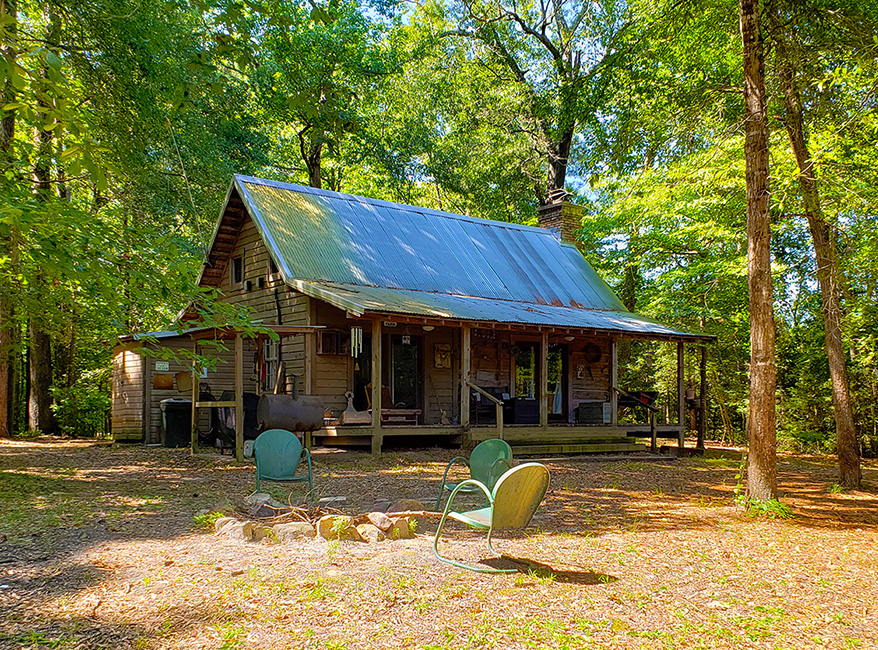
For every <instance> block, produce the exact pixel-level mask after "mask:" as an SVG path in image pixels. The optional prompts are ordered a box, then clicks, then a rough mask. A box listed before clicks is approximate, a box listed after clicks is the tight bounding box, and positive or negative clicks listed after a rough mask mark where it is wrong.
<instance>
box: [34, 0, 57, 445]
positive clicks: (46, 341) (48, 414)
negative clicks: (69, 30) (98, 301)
mask: <svg viewBox="0 0 878 650" xmlns="http://www.w3.org/2000/svg"><path fill="white" fill-rule="evenodd" d="M60 30H61V23H60V18H59V17H58V14H57V13H52V14H50V15H49V27H48V30H47V34H46V42H47V43H50V44H54V43H57V41H58V38H59V36H60ZM40 76H41V77H42V78H43V79H48V76H49V71H48V69H47V68H46V67H45V66H44V67H43V68H42V69H41V70H40ZM49 119H50V113H49V106H48V105H47V103H46V100H45V99H43V98H42V97H41V96H40V95H38V99H37V123H38V124H46V123H48V122H49ZM35 144H36V149H37V157H36V161H35V162H34V170H33V175H34V194H35V195H36V198H37V201H40V202H48V201H50V200H51V199H52V198H53V196H52V182H51V181H52V166H53V162H54V158H55V143H54V131H52V130H46V129H43V128H40V127H37V130H36V137H35ZM31 286H32V290H33V291H34V294H35V296H36V297H37V299H38V300H37V302H41V301H46V300H48V296H47V292H48V291H49V287H48V285H47V283H46V282H45V279H44V278H43V277H42V274H41V273H38V274H37V275H36V277H34V278H33V279H32V285H31ZM30 316H31V318H30V328H29V329H30V343H29V345H30V353H31V354H30V395H29V399H28V420H29V422H28V425H29V428H30V429H33V430H37V431H41V432H43V433H55V415H54V413H53V412H52V381H53V378H54V374H55V373H54V370H53V365H52V339H51V337H50V336H49V333H48V332H47V331H46V330H45V328H44V325H43V319H42V318H41V314H39V313H31V315H30Z"/></svg>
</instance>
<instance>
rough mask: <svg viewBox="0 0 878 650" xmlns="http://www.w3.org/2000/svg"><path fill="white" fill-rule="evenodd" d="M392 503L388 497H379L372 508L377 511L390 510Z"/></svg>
mask: <svg viewBox="0 0 878 650" xmlns="http://www.w3.org/2000/svg"><path fill="white" fill-rule="evenodd" d="M390 504H391V502H390V501H388V500H386V499H379V500H378V501H376V502H375V505H373V506H372V510H374V511H375V512H388V509H389V508H390Z"/></svg>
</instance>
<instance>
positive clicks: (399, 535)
mask: <svg viewBox="0 0 878 650" xmlns="http://www.w3.org/2000/svg"><path fill="white" fill-rule="evenodd" d="M414 536H415V533H414V531H413V530H412V525H411V521H409V518H408V517H397V518H395V519H394V520H393V528H391V529H390V534H389V537H390V539H412V538H413V537H414Z"/></svg>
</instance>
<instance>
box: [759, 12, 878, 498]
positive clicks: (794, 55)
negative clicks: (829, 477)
mask: <svg viewBox="0 0 878 650" xmlns="http://www.w3.org/2000/svg"><path fill="white" fill-rule="evenodd" d="M815 4H818V5H819V3H815ZM833 8H834V5H833ZM802 9H803V8H802V7H801V6H799V5H796V6H787V5H786V3H784V2H781V1H777V0H775V1H774V2H772V3H771V6H770V10H769V12H768V13H769V16H770V21H771V32H770V33H771V40H772V43H773V45H774V50H775V57H776V61H777V63H776V69H777V77H778V82H779V87H780V91H781V92H780V94H781V96H782V98H783V110H782V112H781V118H780V119H781V122H782V123H783V125H784V127H785V129H786V132H787V136H788V137H789V141H790V147H791V149H792V152H793V157H794V158H795V161H796V166H797V168H798V176H797V180H798V185H799V188H800V193H801V196H802V203H803V207H804V213H805V217H806V218H807V221H808V226H809V229H810V232H811V239H812V242H813V245H814V253H815V255H816V266H817V280H818V283H819V286H820V294H821V304H822V320H823V328H824V332H825V340H826V354H827V358H828V362H829V375H830V380H831V385H832V402H833V410H834V414H835V428H836V440H837V449H838V462H839V483H840V484H841V485H844V486H846V487H856V486H859V484H860V478H861V472H860V454H859V442H858V439H857V431H856V426H855V424H854V407H853V401H852V399H851V391H850V382H849V379H848V372H847V353H846V351H845V343H844V336H843V313H842V297H841V294H842V292H841V287H840V282H841V275H840V270H839V260H838V253H837V250H836V246H835V241H834V236H833V228H832V225H831V223H830V221H829V220H828V218H827V215H826V214H825V212H824V210H823V202H822V199H821V196H820V194H821V191H820V184H819V182H818V177H817V167H818V162H817V161H816V160H815V159H814V158H813V156H812V155H811V150H810V147H809V145H808V133H807V131H806V119H805V104H804V102H803V100H802V94H801V85H802V83H803V81H802V80H803V77H804V70H803V69H802V65H800V61H802V60H803V59H805V58H807V54H806V53H805V52H803V51H802V49H801V48H800V47H797V43H796V41H799V40H800V39H801V36H799V35H797V34H796V33H794V32H800V31H801V30H802V26H801V25H800V23H802V22H803V16H802V15H801V13H800V12H801V10H802ZM808 9H811V10H812V11H816V12H819V13H820V14H822V15H823V16H826V17H831V16H833V14H834V13H835V12H834V11H827V9H829V8H828V7H826V8H823V7H819V6H811V7H808ZM858 14H859V12H856V13H854V14H853V15H851V14H848V15H846V16H845V19H846V20H849V19H851V18H855V17H856V18H860V19H861V20H854V21H852V22H853V23H854V24H857V25H861V24H863V23H866V24H868V22H869V21H863V20H862V18H863V17H862V16H860V15H858ZM830 20H831V18H830ZM804 22H806V23H808V22H809V21H807V20H805V21H804ZM813 22H823V21H822V20H819V19H816V18H815V19H814V21H813ZM826 27H827V26H826V25H808V28H809V30H808V31H817V32H821V31H824V30H826V31H828V32H830V33H831V36H830V35H829V34H826V35H825V36H823V37H822V39H821V40H828V41H830V44H829V47H832V48H834V49H841V50H842V51H844V52H846V51H847V50H848V48H849V44H853V43H856V42H857V40H863V39H856V38H854V37H853V35H852V34H851V33H850V30H847V29H844V28H842V29H841V30H838V31H840V32H841V33H840V34H839V33H838V31H837V30H831V29H826ZM870 33H871V32H870ZM839 37H840V38H839ZM836 40H840V41H842V42H844V43H845V45H844V46H842V47H841V48H839V47H838V46H837V45H836V44H835V41H836ZM864 45H865V46H866V47H868V45H869V43H868V42H866V43H864ZM823 49H824V50H825V49H826V47H824V48H823ZM818 51H819V50H818ZM821 67H822V66H820V64H817V69H818V71H819V72H822V70H821V69H820V68H821ZM819 72H818V74H819ZM819 81H820V79H818V80H811V82H812V84H816V83H817V82H819ZM805 83H807V81H805Z"/></svg>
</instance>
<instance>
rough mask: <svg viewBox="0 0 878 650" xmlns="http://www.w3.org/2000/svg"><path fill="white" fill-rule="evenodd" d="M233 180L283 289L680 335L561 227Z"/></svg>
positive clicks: (401, 307)
mask: <svg viewBox="0 0 878 650" xmlns="http://www.w3.org/2000/svg"><path fill="white" fill-rule="evenodd" d="M233 183H234V186H235V187H236V188H237V189H238V192H239V193H240V195H241V197H242V199H243V200H244V203H245V205H246V206H247V209H248V212H249V213H250V216H251V217H252V218H253V220H254V222H255V223H256V226H257V228H258V229H259V231H260V233H261V234H262V235H263V237H264V239H265V242H266V245H267V246H269V248H270V249H271V250H272V252H273V253H274V255H275V256H276V259H277V261H278V265H279V266H280V268H281V273H282V274H283V277H284V279H285V280H286V281H287V283H289V284H291V285H293V286H295V287H300V290H303V291H305V289H307V290H308V291H311V292H312V295H313V293H314V292H317V293H319V292H323V291H328V289H327V287H333V286H334V287H337V288H338V287H340V288H338V289H337V291H335V293H332V292H330V294H331V296H333V297H334V299H335V300H336V301H337V302H338V303H339V304H347V302H349V300H348V299H350V301H352V302H351V305H353V306H354V307H353V308H352V311H353V312H359V311H360V308H362V309H365V310H367V311H383V312H390V313H411V314H417V315H425V316H426V315H436V316H445V317H447V318H458V319H462V320H477V321H496V322H510V323H532V324H544V325H558V326H567V327H585V328H596V329H604V328H605V327H604V326H606V327H609V326H610V325H612V324H613V323H616V324H617V325H620V324H622V323H625V324H627V325H626V327H628V328H629V329H630V328H634V329H635V330H636V331H640V329H642V328H647V330H649V331H651V332H653V333H656V334H659V333H661V332H664V331H665V330H667V331H668V332H672V331H675V330H672V328H664V326H661V325H659V324H657V323H652V322H651V321H648V319H642V318H640V317H638V316H635V315H633V314H627V312H625V308H624V306H623V305H622V303H621V302H620V301H619V299H618V298H617V297H616V296H615V295H614V294H613V291H612V290H611V289H610V287H609V286H607V284H606V283H605V282H604V281H603V280H602V279H601V278H600V277H599V276H598V275H597V273H595V271H594V269H592V267H591V265H590V264H589V263H588V262H587V261H586V260H585V259H584V258H583V257H582V255H581V254H580V253H579V251H578V250H577V249H576V248H575V247H574V246H572V245H569V244H564V243H562V242H561V241H560V239H559V237H558V234H557V233H556V232H554V231H551V230H546V229H543V228H535V227H532V226H522V225H518V224H511V223H505V222H499V221H489V220H487V219H474V218H471V217H465V216H462V215H457V214H451V213H447V212H441V211H439V210H432V209H428V208H419V207H414V206H408V205H401V204H396V203H390V202H388V201H379V200H375V199H367V198H362V197H357V196H351V195H347V194H340V193H337V192H329V191H326V190H319V189H314V188H310V187H302V186H299V185H290V184H287V183H278V182H274V181H266V180H262V179H258V178H252V177H247V176H235V178H234V181H233ZM302 287H304V288H302ZM308 291H305V292H306V293H307V292H308ZM357 292H359V293H357ZM358 299H363V300H366V303H367V304H363V305H360V303H358V302H357V300H358ZM330 302H331V301H330ZM557 310H560V311H557ZM600 312H615V313H616V314H615V315H614V314H610V313H603V314H601V313H600ZM618 314H623V315H622V316H619V315H618ZM614 319H615V320H614ZM620 319H621V320H620ZM638 319H639V320H638ZM601 323H603V324H604V325H603V326H602V325H600V324H601ZM638 323H640V324H638ZM620 326H621V325H620ZM679 334H681V333H679V332H677V334H676V335H679Z"/></svg>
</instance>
